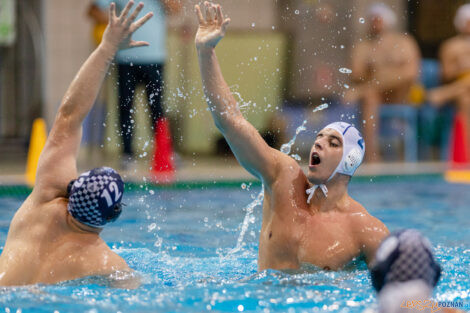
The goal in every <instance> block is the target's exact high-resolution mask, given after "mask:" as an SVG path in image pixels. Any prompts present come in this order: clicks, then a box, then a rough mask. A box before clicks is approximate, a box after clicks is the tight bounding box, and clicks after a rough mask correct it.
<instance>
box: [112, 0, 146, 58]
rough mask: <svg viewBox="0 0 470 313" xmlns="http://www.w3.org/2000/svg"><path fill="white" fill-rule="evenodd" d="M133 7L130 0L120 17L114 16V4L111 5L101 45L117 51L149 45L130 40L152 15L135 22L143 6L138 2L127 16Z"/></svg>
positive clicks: (144, 42)
mask: <svg viewBox="0 0 470 313" xmlns="http://www.w3.org/2000/svg"><path fill="white" fill-rule="evenodd" d="M133 5H134V1H132V0H130V1H129V2H128V3H127V5H126V6H125V8H124V9H123V10H122V12H121V15H119V16H116V4H115V3H114V2H113V3H111V5H110V7H109V19H108V26H107V27H106V30H105V32H104V34H103V44H105V45H109V46H110V47H112V48H115V49H119V50H121V49H127V48H134V47H141V46H148V45H149V43H148V42H146V41H135V40H132V38H131V36H132V34H133V33H134V32H135V31H136V30H137V29H139V28H140V27H141V26H142V25H144V24H145V23H146V22H147V21H148V20H149V19H150V18H151V17H152V16H153V13H152V12H149V13H147V14H146V15H145V16H144V17H142V18H140V19H139V20H137V21H135V19H136V18H137V15H139V13H140V11H141V10H142V8H143V7H144V4H143V3H142V2H140V3H139V4H138V5H137V7H136V8H135V10H134V12H132V14H131V15H129V16H128V14H129V11H130V10H131V8H132V6H133ZM134 21H135V22H134Z"/></svg>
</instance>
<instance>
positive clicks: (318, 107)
mask: <svg viewBox="0 0 470 313" xmlns="http://www.w3.org/2000/svg"><path fill="white" fill-rule="evenodd" d="M327 108H328V103H322V104H320V105H319V106H317V107H316V108H315V109H313V110H312V113H315V112H318V111H321V110H324V109H327Z"/></svg>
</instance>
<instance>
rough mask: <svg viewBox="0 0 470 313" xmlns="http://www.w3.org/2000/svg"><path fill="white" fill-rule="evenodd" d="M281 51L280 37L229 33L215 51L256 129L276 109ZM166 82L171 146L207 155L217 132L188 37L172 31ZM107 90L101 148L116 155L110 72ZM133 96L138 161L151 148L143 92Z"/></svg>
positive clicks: (113, 86) (114, 92)
mask: <svg viewBox="0 0 470 313" xmlns="http://www.w3.org/2000/svg"><path fill="white" fill-rule="evenodd" d="M284 47H285V38H284V35H282V34H279V33H275V32H273V33H253V34H250V33H234V34H230V33H229V34H228V35H227V37H226V38H224V39H223V40H222V41H221V42H220V43H219V45H218V47H217V49H216V53H217V56H218V58H219V62H220V64H221V67H222V72H223V74H224V76H225V79H226V80H227V83H228V84H229V86H230V87H231V90H232V92H234V93H237V94H239V95H240V96H241V98H242V99H241V98H240V97H239V96H236V99H237V101H239V105H240V107H241V110H242V112H243V114H244V116H245V117H246V118H247V119H248V120H249V121H250V122H251V123H252V124H253V125H254V126H255V127H256V128H257V129H258V130H262V129H264V128H266V127H267V126H268V123H269V121H270V119H271V118H272V116H273V114H274V112H275V111H276V108H279V107H280V106H281V102H282V97H281V95H282V90H281V87H282V86H283V82H282V79H283V77H284V75H283V74H284V62H283V60H284V58H285V51H284ZM165 82H166V84H165V88H166V89H165V100H164V106H165V110H166V114H167V116H168V117H169V118H170V120H171V122H172V130H173V136H174V140H175V144H176V145H177V146H178V147H179V149H180V150H181V151H183V152H184V153H193V152H194V153H200V154H208V153H212V152H213V151H214V149H215V142H216V140H217V138H218V137H219V136H220V133H219V132H218V130H217V129H216V128H215V126H214V123H213V120H212V117H211V115H210V112H209V111H208V109H207V105H206V103H205V101H204V98H203V92H202V85H201V78H200V74H199V65H198V61H197V55H196V49H195V47H194V42H193V38H190V39H187V40H183V39H182V38H181V37H180V36H178V34H176V33H170V34H169V37H168V62H167V64H166V71H165ZM106 88H107V89H106V91H105V93H106V95H107V98H108V114H107V122H106V135H105V146H106V151H107V152H110V153H116V152H119V151H120V147H119V144H120V139H119V138H118V134H119V132H118V128H117V126H118V122H117V121H118V119H117V110H116V108H117V104H116V102H117V88H116V79H115V73H112V74H111V75H110V79H109V80H108V82H107V84H106ZM136 94H137V97H136V98H135V100H134V107H135V109H136V114H135V124H136V129H135V130H134V134H135V137H134V138H135V140H134V146H135V149H136V150H135V151H136V154H137V157H138V156H139V155H141V156H142V157H148V155H149V154H150V153H151V150H152V132H151V131H150V121H149V118H148V114H149V111H148V110H147V108H146V96H145V91H144V89H143V88H142V87H140V88H138V90H137V93H136ZM146 142H148V144H146Z"/></svg>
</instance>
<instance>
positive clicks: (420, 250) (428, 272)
mask: <svg viewBox="0 0 470 313" xmlns="http://www.w3.org/2000/svg"><path fill="white" fill-rule="evenodd" d="M370 273H371V278H372V285H373V286H374V288H375V290H377V292H379V291H380V290H381V289H382V287H384V286H385V285H386V284H388V283H392V282H406V281H410V280H417V279H421V280H423V281H424V282H425V283H426V284H427V285H428V286H430V287H431V288H433V287H434V286H436V285H437V282H438V280H439V277H440V276H441V267H440V266H439V264H437V262H436V261H435V260H434V257H433V254H432V249H431V243H430V242H429V240H428V239H427V238H425V237H423V236H422V235H421V233H420V232H418V231H417V230H414V229H405V230H401V231H396V232H393V233H392V234H390V236H388V237H387V238H386V239H385V240H384V241H383V242H382V243H381V245H380V247H379V249H378V250H377V253H376V255H375V261H374V264H373V265H372V268H371V270H370Z"/></svg>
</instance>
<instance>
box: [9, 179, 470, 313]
mask: <svg viewBox="0 0 470 313" xmlns="http://www.w3.org/2000/svg"><path fill="white" fill-rule="evenodd" d="M259 190H260V187H259V186H250V185H249V184H247V185H243V186H242V185H240V187H235V188H223V187H220V186H217V185H215V186H214V187H211V188H207V187H192V188H178V189H149V188H147V190H146V188H145V186H144V188H142V189H140V190H136V191H132V192H127V193H126V195H125V198H124V202H125V203H127V206H126V207H125V211H124V213H123V214H122V216H121V218H120V219H119V220H118V221H117V222H116V223H114V224H111V225H110V226H109V227H107V228H106V229H105V230H104V231H103V238H104V239H105V240H106V242H107V243H108V244H109V245H110V246H111V247H112V248H113V249H114V251H115V252H116V253H118V254H119V255H121V256H122V257H123V258H124V259H125V260H126V261H127V262H128V263H129V265H130V266H131V267H132V268H134V269H135V270H136V271H137V272H138V273H139V274H140V275H141V276H142V279H143V285H142V286H141V287H140V288H138V289H136V290H122V289H115V288H111V287H109V283H108V280H106V279H99V278H89V279H83V280H79V281H73V282H67V283H62V284H57V285H53V286H44V285H37V286H27V287H16V288H1V289H0V306H1V307H2V309H1V310H0V312H2V311H5V310H6V311H9V312H201V311H208V310H211V311H219V312H240V311H244V312H245V311H253V312H254V311H256V312H324V311H331V312H362V311H363V310H364V309H366V308H370V307H372V308H374V307H376V301H375V292H374V291H373V289H372V288H371V286H370V279H369V275H368V271H367V267H366V265H365V264H364V263H363V262H362V261H360V260H357V261H355V262H352V263H351V264H350V265H348V266H347V267H346V268H345V269H344V270H342V271H339V272H328V271H323V270H318V269H314V268H309V269H305V270H303V271H302V270H301V271H298V272H294V273H284V272H281V271H274V270H267V271H263V272H257V263H256V261H257V253H258V233H259V229H260V227H261V210H260V207H259V206H257V207H255V208H254V211H253V214H252V215H251V214H250V213H248V216H247V211H249V209H247V206H248V205H249V204H250V203H251V202H252V201H253V199H254V198H256V197H257V195H258V193H259ZM468 191H469V186H468V185H452V184H448V183H446V182H444V181H443V180H442V179H440V178H435V177H431V178H424V179H423V178H421V179H418V178H416V179H413V178H409V179H406V180H404V179H398V178H397V179H394V178H389V179H387V180H385V181H384V180H374V179H372V180H371V181H368V180H367V181H364V180H359V181H355V180H353V181H352V183H351V187H350V194H351V196H352V197H354V198H355V199H357V200H358V201H359V202H361V203H362V204H363V205H364V206H365V207H366V208H367V209H368V210H369V211H370V212H371V213H372V214H373V215H375V216H376V217H378V218H379V219H381V220H382V221H384V222H385V224H386V225H387V226H388V227H389V229H390V230H395V229H399V228H416V229H418V230H420V231H421V232H423V233H424V234H425V235H426V236H427V237H429V238H430V240H431V241H432V243H433V245H434V247H435V253H436V255H437V259H438V261H439V262H440V264H441V265H442V267H443V275H442V278H441V280H440V282H439V285H438V286H437V288H436V290H435V293H434V299H436V300H441V301H443V300H446V301H462V302H463V303H465V304H469V303H470V281H469V277H470V227H469V225H470V205H469V203H470V193H469V192H468ZM24 198H25V197H24V196H21V197H19V196H2V197H1V198H0V236H1V239H0V240H1V242H0V244H1V245H2V247H3V244H4V242H5V239H6V234H7V231H8V226H9V222H10V220H11V218H12V216H13V214H14V212H15V210H16V209H17V208H18V207H19V206H20V204H21V203H22V201H23V200H24ZM244 220H245V221H246V226H247V228H246V232H245V233H244V236H243V239H242V240H241V241H240V242H241V243H242V244H241V246H240V249H235V250H234V248H235V247H236V245H237V240H238V239H239V236H240V232H241V230H242V225H243V221H244Z"/></svg>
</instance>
